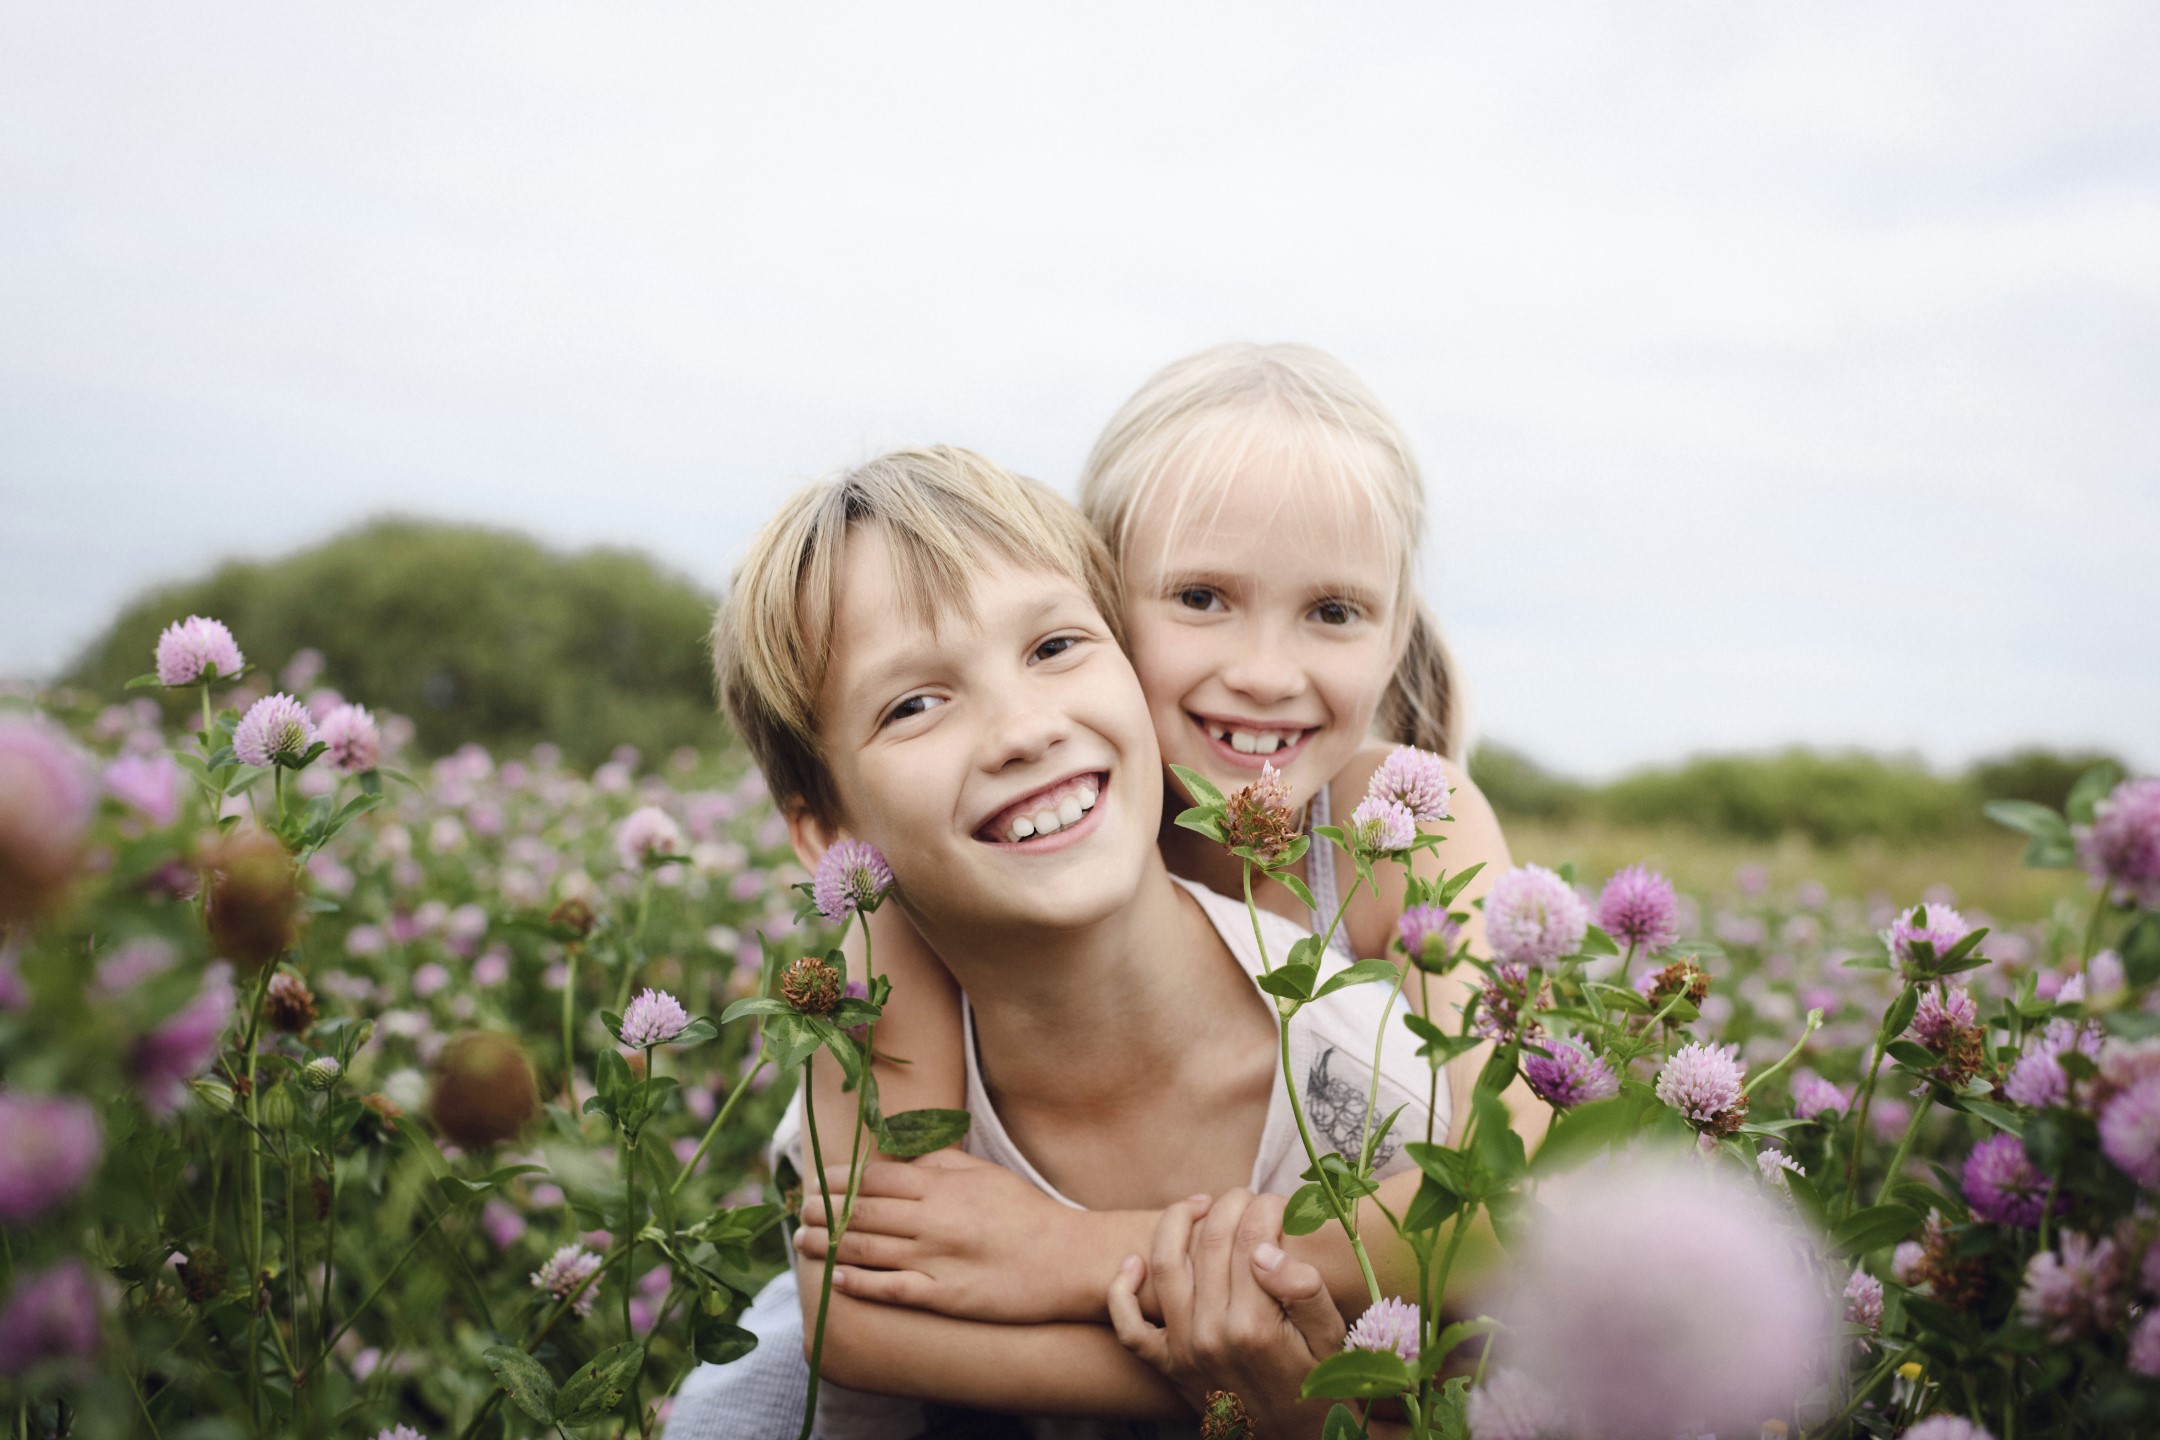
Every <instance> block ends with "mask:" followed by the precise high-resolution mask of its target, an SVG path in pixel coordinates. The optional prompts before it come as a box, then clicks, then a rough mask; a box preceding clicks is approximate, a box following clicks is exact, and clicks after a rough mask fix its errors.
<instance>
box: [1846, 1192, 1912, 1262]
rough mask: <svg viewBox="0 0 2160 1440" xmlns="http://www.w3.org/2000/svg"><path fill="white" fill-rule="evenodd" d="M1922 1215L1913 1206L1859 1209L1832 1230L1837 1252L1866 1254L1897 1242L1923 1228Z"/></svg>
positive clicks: (1883, 1206)
mask: <svg viewBox="0 0 2160 1440" xmlns="http://www.w3.org/2000/svg"><path fill="white" fill-rule="evenodd" d="M1920 1220H1921V1215H1920V1212H1919V1211H1917V1210H1915V1209H1913V1208H1912V1207H1911V1206H1910V1205H1898V1204H1894V1203H1893V1204H1889V1205H1870V1206H1867V1207H1866V1208H1865V1209H1861V1210H1855V1211H1853V1213H1852V1214H1850V1215H1848V1216H1846V1217H1845V1218H1844V1219H1843V1220H1841V1221H1839V1222H1838V1225H1837V1228H1836V1229H1834V1230H1832V1231H1831V1232H1830V1253H1831V1254H1833V1255H1865V1254H1866V1253H1867V1252H1868V1251H1870V1250H1879V1249H1881V1248H1882V1247H1883V1246H1885V1245H1891V1244H1895V1243H1896V1242H1897V1241H1900V1240H1903V1239H1904V1238H1905V1237H1906V1236H1908V1235H1910V1234H1912V1232H1913V1231H1914V1230H1916V1229H1918V1228H1919V1226H1920Z"/></svg>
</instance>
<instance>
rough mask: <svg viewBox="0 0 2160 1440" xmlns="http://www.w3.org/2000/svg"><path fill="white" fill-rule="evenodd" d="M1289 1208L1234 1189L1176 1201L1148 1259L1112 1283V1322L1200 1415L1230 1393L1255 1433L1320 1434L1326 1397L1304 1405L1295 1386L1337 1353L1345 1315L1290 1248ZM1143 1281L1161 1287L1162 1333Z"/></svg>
mask: <svg viewBox="0 0 2160 1440" xmlns="http://www.w3.org/2000/svg"><path fill="white" fill-rule="evenodd" d="M1283 1204H1284V1201H1283V1197H1282V1196H1280V1195H1257V1196H1256V1195H1254V1194H1253V1193H1252V1192H1251V1191H1249V1190H1232V1191H1230V1192H1228V1193H1227V1194H1224V1195H1221V1196H1218V1197H1217V1198H1216V1199H1215V1201H1214V1202H1213V1204H1212V1205H1206V1204H1199V1203H1195V1202H1194V1201H1190V1200H1183V1201H1179V1202H1178V1203H1177V1204H1175V1205H1172V1206H1171V1207H1170V1208H1169V1209H1167V1210H1165V1211H1164V1212H1163V1215H1162V1220H1161V1222H1160V1223H1159V1224H1158V1225H1157V1226H1156V1230H1155V1245H1154V1250H1153V1253H1152V1255H1151V1257H1150V1259H1149V1260H1148V1262H1147V1263H1146V1264H1143V1263H1142V1262H1141V1260H1140V1258H1139V1257H1138V1256H1136V1255H1135V1256H1128V1257H1126V1261H1125V1264H1124V1266H1123V1267H1122V1268H1121V1269H1120V1270H1119V1271H1118V1276H1117V1278H1116V1279H1115V1280H1113V1281H1112V1282H1111V1283H1110V1319H1111V1323H1112V1324H1113V1325H1114V1326H1115V1327H1116V1329H1117V1336H1118V1339H1119V1340H1121V1341H1123V1342H1124V1344H1125V1348H1126V1349H1128V1350H1130V1351H1132V1352H1133V1353H1134V1354H1135V1355H1138V1356H1139V1357H1140V1358H1141V1359H1143V1360H1146V1361H1147V1362H1148V1363H1149V1364H1151V1365H1153V1366H1154V1367H1155V1368H1156V1369H1157V1370H1159V1371H1161V1372H1162V1374H1163V1375H1164V1376H1165V1377H1166V1378H1167V1379H1168V1380H1169V1381H1170V1383H1171V1384H1173V1385H1175V1386H1176V1387H1177V1388H1178V1392H1179V1393H1180V1394H1181V1395H1183V1396H1184V1397H1185V1398H1186V1399H1187V1400H1188V1401H1189V1402H1190V1403H1191V1404H1192V1405H1193V1406H1194V1408H1196V1409H1197V1408H1200V1407H1201V1406H1202V1405H1203V1404H1204V1403H1205V1400H1206V1397H1207V1394H1208V1392H1209V1391H1211V1390H1231V1391H1235V1392H1236V1393H1237V1396H1238V1398H1239V1399H1240V1400H1242V1401H1244V1402H1245V1409H1246V1412H1247V1413H1248V1414H1249V1415H1250V1416H1251V1419H1252V1424H1253V1433H1254V1434H1255V1435H1256V1436H1263V1437H1275V1436H1284V1437H1288V1436H1308V1437H1309V1436H1317V1435H1318V1434H1319V1433H1320V1429H1321V1426H1322V1424H1323V1423H1324V1421H1325V1420H1326V1418H1327V1412H1328V1408H1329V1406H1328V1402H1326V1401H1300V1400H1299V1399H1298V1387H1299V1386H1300V1385H1302V1384H1303V1383H1304V1381H1305V1377H1306V1376H1307V1375H1308V1374H1310V1373H1311V1372H1312V1368H1313V1366H1315V1365H1317V1364H1319V1363H1320V1361H1321V1360H1322V1359H1323V1358H1325V1357H1327V1356H1329V1355H1332V1354H1334V1353H1335V1352H1336V1351H1337V1350H1340V1349H1341V1348H1342V1338H1343V1332H1344V1326H1343V1318H1342V1312H1340V1311H1339V1310H1337V1309H1336V1308H1335V1302H1334V1301H1333V1300H1331V1299H1329V1298H1328V1293H1327V1287H1326V1286H1325V1285H1324V1284H1323V1283H1322V1281H1321V1276H1320V1272H1319V1271H1318V1270H1316V1269H1314V1268H1313V1267H1312V1266H1310V1265H1307V1264H1304V1263H1303V1262H1301V1261H1297V1260H1292V1259H1291V1258H1290V1257H1289V1256H1288V1255H1285V1254H1284V1253H1283V1250H1282V1216H1283ZM1203 1211H1204V1213H1205V1218H1200V1216H1201V1214H1202V1212H1203ZM1143 1278H1147V1279H1151V1280H1153V1282H1154V1288H1155V1298H1156V1300H1157V1301H1158V1303H1159V1304H1160V1306H1161V1308H1162V1316H1163V1323H1162V1324H1161V1325H1160V1326H1157V1325H1151V1324H1149V1323H1148V1321H1147V1319H1146V1317H1145V1316H1144V1315H1142V1314H1141V1309H1140V1298H1139V1289H1140V1283H1141V1281H1142V1279H1143Z"/></svg>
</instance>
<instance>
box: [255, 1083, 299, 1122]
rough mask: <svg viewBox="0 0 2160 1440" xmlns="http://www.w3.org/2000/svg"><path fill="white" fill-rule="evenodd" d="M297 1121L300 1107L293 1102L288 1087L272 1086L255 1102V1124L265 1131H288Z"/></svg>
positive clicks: (290, 1089) (290, 1090) (290, 1088)
mask: <svg viewBox="0 0 2160 1440" xmlns="http://www.w3.org/2000/svg"><path fill="white" fill-rule="evenodd" d="M299 1119H300V1107H299V1105H297V1104H296V1103H294V1101H293V1093H292V1087H291V1086H290V1085H273V1086H272V1087H271V1088H269V1089H268V1090H265V1091H263V1093H262V1097H261V1098H260V1099H258V1100H257V1101H256V1102H255V1123H257V1124H258V1125H260V1126H262V1127H263V1129H265V1130H290V1129H292V1127H293V1126H294V1125H295V1124H297V1123H298V1122H299Z"/></svg>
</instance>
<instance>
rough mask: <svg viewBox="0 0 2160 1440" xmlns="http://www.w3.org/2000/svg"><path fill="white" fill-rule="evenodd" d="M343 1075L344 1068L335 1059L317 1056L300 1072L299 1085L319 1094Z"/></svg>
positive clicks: (328, 1056)
mask: <svg viewBox="0 0 2160 1440" xmlns="http://www.w3.org/2000/svg"><path fill="white" fill-rule="evenodd" d="M344 1073H345V1067H344V1066H342V1065H340V1064H338V1062H337V1057H335V1056H333V1055H318V1056H316V1057H315V1058H314V1059H313V1060H310V1061H308V1063H307V1068H306V1069H304V1070H302V1071H301V1072H300V1083H301V1084H303V1085H305V1086H307V1088H308V1089H310V1090H313V1091H315V1092H316V1093H318V1094H320V1093H322V1092H324V1091H326V1090H328V1089H330V1087H332V1086H333V1085H335V1084H337V1082H338V1077H339V1076H340V1075H342V1074H344Z"/></svg>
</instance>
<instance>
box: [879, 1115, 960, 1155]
mask: <svg viewBox="0 0 2160 1440" xmlns="http://www.w3.org/2000/svg"><path fill="white" fill-rule="evenodd" d="M967 1132H968V1112H967V1111H965V1110H928V1109H926V1110H903V1111H901V1112H900V1113H899V1114H897V1115H887V1116H885V1117H884V1119H883V1120H882V1121H881V1122H880V1123H879V1125H878V1132H877V1134H878V1149H880V1150H882V1151H884V1152H885V1153H886V1154H888V1155H898V1156H901V1157H902V1158H904V1159H913V1158H914V1157H915V1156H917V1155H928V1154H929V1153H930V1152H931V1151H933V1150H943V1149H944V1148H945V1147H946V1146H948V1145H957V1144H959V1143H960V1141H961V1140H963V1139H965V1138H966V1136H967Z"/></svg>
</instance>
